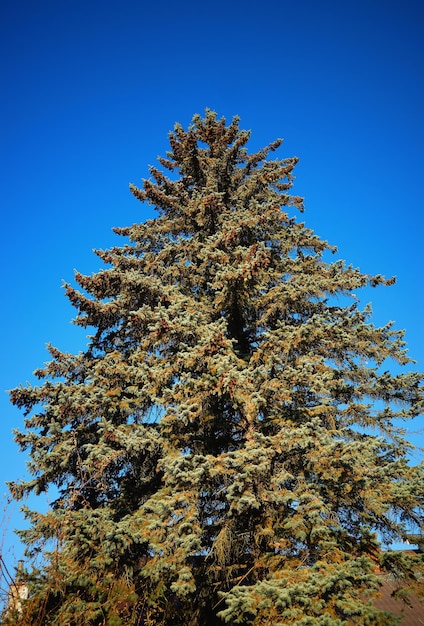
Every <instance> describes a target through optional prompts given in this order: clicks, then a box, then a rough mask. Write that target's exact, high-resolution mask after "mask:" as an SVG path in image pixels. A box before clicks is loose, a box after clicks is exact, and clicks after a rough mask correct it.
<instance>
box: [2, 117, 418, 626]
mask: <svg viewBox="0 0 424 626" xmlns="http://www.w3.org/2000/svg"><path fill="white" fill-rule="evenodd" d="M248 139H249V133H248V132H246V131H243V130H240V129H239V123H238V119H237V118H235V119H234V120H233V121H232V122H231V123H230V124H229V125H227V124H226V122H225V120H224V119H218V118H217V117H216V115H215V114H214V113H213V112H211V111H207V112H206V116H205V118H203V119H202V118H200V117H199V116H195V117H194V118H193V123H192V125H191V126H190V127H189V129H188V130H187V131H185V130H184V129H183V128H182V127H181V126H179V125H177V126H176V127H175V129H174V131H173V132H172V133H171V134H170V151H169V152H168V153H167V156H166V158H160V159H159V162H160V165H161V166H162V170H159V169H157V168H155V167H152V168H151V169H150V174H151V177H150V178H149V179H148V180H145V181H144V182H143V186H142V188H141V189H138V188H136V187H134V186H132V187H131V191H132V193H133V194H134V196H135V197H136V198H138V199H139V200H141V201H142V202H148V203H149V204H151V205H153V206H154V207H155V208H156V209H157V211H158V217H157V218H156V219H154V220H149V221H147V222H145V223H141V224H134V225H133V226H130V227H127V228H119V229H116V233H117V234H118V235H121V236H124V237H126V238H127V240H126V243H124V244H123V245H121V246H117V247H115V248H113V249H111V250H107V251H103V250H100V251H97V254H98V256H99V257H100V258H101V259H102V260H103V261H104V262H105V265H106V267H105V269H103V270H101V271H99V272H98V273H96V274H94V275H92V276H82V275H81V274H78V273H77V274H76V281H77V283H78V285H79V288H78V289H76V288H74V287H72V286H71V285H67V296H68V298H69V299H70V301H71V303H72V304H73V305H74V306H75V307H76V309H77V311H78V314H77V317H76V320H75V323H76V324H78V325H79V326H81V327H82V328H89V327H90V328H92V327H93V328H94V334H93V335H92V336H91V337H90V338H89V343H88V345H87V348H86V350H85V351H84V352H83V353H80V354H78V355H72V354H65V353H62V352H60V351H59V350H57V349H56V348H53V347H50V353H51V361H50V362H49V363H47V364H46V366H45V368H44V369H41V370H39V371H38V372H37V376H38V377H39V379H40V381H41V382H40V385H39V386H35V387H29V386H28V387H20V388H18V389H15V390H14V391H12V394H11V398H12V402H13V403H14V404H15V405H17V406H18V407H22V408H23V409H24V411H25V414H26V422H25V429H24V430H23V432H17V433H16V439H17V441H18V444H19V445H20V447H21V449H22V450H28V451H29V454H30V458H31V463H30V471H31V474H32V478H31V480H29V481H28V482H25V483H22V484H21V483H15V484H12V485H11V490H12V493H13V494H14V496H15V497H16V498H17V499H21V498H23V497H24V496H25V494H27V493H29V492H31V491H33V492H35V493H40V492H43V491H45V490H47V489H48V488H49V487H50V486H52V485H54V486H55V488H56V489H57V493H58V497H57V499H56V500H55V501H54V502H53V504H52V506H51V508H50V510H49V511H48V512H47V513H45V514H40V513H35V512H31V511H28V512H27V515H28V516H29V519H30V521H31V526H30V529H29V530H27V531H23V532H22V533H21V535H22V537H23V539H24V541H25V542H26V544H27V548H28V556H31V555H32V556H34V557H35V556H37V554H39V553H40V552H41V554H42V555H43V558H44V563H45V565H44V566H43V567H42V569H41V570H40V571H38V570H34V571H33V572H32V573H31V574H29V575H28V576H29V581H28V584H29V586H30V598H29V600H28V602H27V603H26V604H25V606H24V613H23V614H22V615H21V616H20V618H19V619H20V621H19V623H21V624H24V623H25V624H46V625H48V624H63V625H65V624H66V625H69V626H71V625H72V626H78V625H80V624H92V625H95V626H97V625H100V624H128V625H131V624H133V625H136V624H138V625H140V624H145V625H146V626H159V625H161V626H168V625H169V626H170V625H173V626H174V625H175V626H178V625H181V626H187V625H188V626H190V625H191V626H203V625H204V626H208V625H215V624H216V625H218V624H225V623H226V624H251V625H252V626H278V625H279V624H301V625H305V626H318V625H319V626H324V625H325V626H342V625H343V626H344V625H347V624H364V625H365V624H370V625H372V624H374V625H376V624H383V623H384V624H390V623H393V624H394V623H395V620H393V622H392V621H391V618H390V617H389V616H387V615H385V614H383V613H381V612H379V611H378V610H376V609H375V608H374V607H373V604H372V597H373V594H375V593H377V591H378V581H377V575H376V572H375V570H376V567H377V563H378V561H379V558H380V546H379V542H378V540H377V538H376V537H377V536H378V537H381V538H383V539H384V540H385V541H392V540H398V539H402V538H404V537H405V533H406V532H407V531H408V530H409V529H410V527H411V526H412V527H413V528H414V530H415V531H416V532H420V531H421V526H422V522H423V499H424V492H423V485H424V481H423V468H422V467H411V466H410V465H409V464H408V462H407V455H408V453H409V451H410V448H411V446H410V444H409V443H408V442H407V441H406V440H405V439H404V437H403V432H402V430H401V429H399V428H398V427H397V425H396V424H397V423H398V422H397V421H396V420H398V419H402V420H408V419H412V418H414V417H416V416H417V415H418V414H419V413H420V411H421V410H422V406H423V395H422V388H421V387H420V376H419V375H418V374H415V373H401V374H393V373H391V372H390V362H391V361H392V362H393V361H394V362H395V363H397V364H399V365H400V366H405V365H407V364H408V363H409V359H408V357H407V355H406V351H405V347H404V342H403V333H402V332H399V331H397V330H394V329H393V327H392V324H388V325H386V326H384V327H382V328H378V327H376V326H374V324H373V323H372V322H371V319H370V317H371V310H370V308H369V307H366V308H365V309H363V310H361V309H360V308H359V307H358V303H357V300H356V298H355V296H354V292H356V291H357V290H358V289H359V288H361V287H365V286H367V285H371V286H377V285H389V284H391V283H392V282H393V281H392V280H386V279H384V278H383V277H382V276H368V275H364V274H362V273H361V272H360V271H359V270H358V269H355V268H353V267H350V266H349V267H347V266H345V264H344V263H343V262H342V261H335V262H329V261H328V260H326V259H327V258H329V256H328V253H330V252H334V249H333V248H331V246H329V244H328V243H327V242H326V241H323V240H321V239H320V238H319V237H317V236H316V235H315V234H314V233H313V232H312V231H311V230H309V229H308V228H307V227H306V226H305V225H304V224H303V223H299V222H297V221H296V219H295V218H294V217H292V216H290V215H289V211H290V209H291V208H292V207H294V208H297V209H299V210H302V209H303V206H302V199H301V198H300V197H298V196H293V195H290V194H289V190H290V188H291V186H292V182H293V169H294V167H295V165H296V161H297V159H295V158H291V159H277V158H271V156H272V154H273V153H274V152H275V150H276V149H277V148H278V147H279V146H280V144H281V141H276V142H275V143H273V144H271V145H270V146H268V147H267V148H264V149H263V150H261V151H259V152H257V153H255V154H251V155H249V153H248V151H247V148H246V146H247V142H248ZM164 172H167V174H165V173H164ZM349 296H351V298H350V300H348V297H349ZM346 302H347V304H346ZM383 365H384V367H383ZM381 567H382V568H383V569H385V570H387V571H394V570H396V572H397V574H399V576H400V577H401V579H402V581H403V583H404V585H405V586H407V585H408V581H409V580H411V581H412V580H413V578H414V576H415V574H416V567H415V565H413V566H408V567H403V568H402V567H400V565H399V561H398V560H396V559H394V558H392V559H390V558H386V559H383V561H382V565H381Z"/></svg>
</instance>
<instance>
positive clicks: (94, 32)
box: [0, 0, 424, 562]
mask: <svg viewBox="0 0 424 626" xmlns="http://www.w3.org/2000/svg"><path fill="white" fill-rule="evenodd" d="M423 7H424V5H423V3H422V2H421V1H420V0H416V1H412V0H404V1H403V2H401V3H400V2H394V1H390V0H355V1H352V0H343V1H341V0H331V1H329V0H320V1H318V0H292V1H291V2H287V1H286V0H261V1H260V2H251V1H250V0H243V1H241V0H240V1H234V0H233V1H228V0H226V1H225V2H224V1H222V0H216V1H215V2H210V3H207V2H191V1H188V2H181V3H177V2H171V1H169V0H162V2H151V3H146V2H142V1H141V0H139V1H136V0H119V1H118V0H116V1H108V0H101V1H100V0H60V1H57V0H38V1H37V2H35V1H34V0H32V1H29V0H16V1H15V2H12V0H6V1H5V2H3V4H2V9H1V10H0V24H1V26H0V28H1V33H0V47H1V48H2V49H1V59H2V68H1V85H2V99H1V105H0V106H1V109H2V110H1V132H2V141H1V155H0V160H1V163H0V176H1V203H2V216H3V224H2V226H3V228H2V244H1V256H2V259H1V263H0V270H1V293H2V306H1V308H0V315H1V320H0V330H1V333H2V339H1V345H2V351H3V355H2V360H1V388H2V389H10V388H12V387H14V386H17V385H18V384H20V383H25V382H26V381H27V380H28V381H33V378H32V372H33V371H34V370H35V369H36V368H37V367H39V366H41V365H42V364H43V363H44V361H45V360H46V359H47V358H48V357H47V353H46V351H45V344H46V343H47V342H52V343H53V344H54V345H56V346H57V347H59V348H61V349H63V350H70V351H78V350H80V349H82V348H83V347H84V345H85V336H84V333H83V331H81V330H78V329H77V328H75V327H73V326H72V325H71V324H70V320H71V319H72V317H73V316H74V311H73V310H72V308H71V307H70V305H69V304H68V303H67V301H66V299H65V297H64V294H63V291H62V290H61V281H62V279H65V280H67V281H72V279H73V269H74V268H76V269H78V270H79V271H81V272H83V273H92V272H94V271H96V270H97V269H98V268H99V263H98V260H97V258H96V257H95V256H94V255H93V253H92V249H93V248H106V247H108V246H110V245H113V244H116V243H119V242H121V239H120V238H117V237H116V236H115V235H113V233H112V232H111V229H112V227H113V226H124V225H128V224H131V223H133V222H136V221H141V220H144V219H146V218H147V217H151V216H152V214H151V211H150V210H147V209H146V208H144V207H143V205H142V204H140V203H139V202H137V201H136V200H135V199H134V198H133V197H132V196H131V194H130V193H129V191H128V184H129V183H130V182H133V183H135V184H137V183H139V181H140V179H141V178H142V177H145V176H148V170H147V166H148V164H153V163H155V159H156V156H157V155H159V154H160V155H163V154H164V152H165V150H166V149H167V133H168V131H169V130H170V129H171V128H172V127H173V125H174V122H176V121H179V122H181V123H182V124H183V125H187V124H188V123H189V122H190V120H191V117H192V115H193V114H194V113H197V112H199V113H202V112H203V111H204V109H205V108H206V107H209V108H212V109H215V110H216V111H217V112H218V114H219V115H224V116H226V117H227V119H228V120H230V119H231V117H232V116H233V115H235V114H237V115H239V116H240V117H241V126H242V127H243V128H247V129H251V130H252V133H253V134H252V140H251V148H252V149H255V148H258V147H260V146H262V145H265V144H267V143H269V142H270V141H272V140H273V139H275V138H277V137H284V138H285V142H284V144H283V148H282V150H280V154H281V156H294V155H296V156H299V157H300V163H299V165H298V167H297V178H296V184H295V193H296V194H298V195H302V196H304V197H305V203H306V212H305V214H304V219H305V221H306V223H307V224H308V225H309V226H310V227H311V228H313V229H314V230H315V231H316V232H317V233H318V234H319V235H320V236H322V237H323V238H324V239H327V240H329V241H330V243H332V244H335V245H337V246H338V247H339V257H340V258H344V259H346V260H347V261H348V262H349V263H352V264H353V265H355V266H359V267H360V268H361V269H362V270H363V271H364V272H368V273H382V274H384V275H386V276H392V275H396V276H397V279H398V282H397V284H396V285H395V286H394V287H392V288H386V289H383V288H381V289H379V290H372V291H369V292H368V291H367V293H364V295H363V297H362V296H361V300H362V301H363V303H364V304H365V302H367V301H368V300H370V299H371V300H372V302H373V305H374V311H375V315H374V321H375V322H377V323H379V324H384V323H385V322H386V321H388V320H390V319H393V320H395V322H396V327H397V328H406V329H407V335H406V338H407V341H408V344H409V346H410V354H411V356H412V357H413V358H415V359H416V360H417V361H418V365H417V368H419V369H421V370H424V345H423V344H424V342H423V336H422V324H423V320H424V314H423V312H424V297H423V278H422V277H423V270H424V264H423V245H422V237H423V234H422V232H423V212H422V207H423V190H422V188H423V178H424V175H423V167H424V121H423V111H424V87H423V77H424V68H423V61H424V32H423V30H424V15H423V13H424V8H423ZM302 219H303V218H302ZM358 295H361V294H358ZM0 413H1V420H2V421H1V446H2V448H1V460H0V477H1V481H2V484H3V483H4V481H5V480H11V479H16V478H19V477H21V476H24V474H25V458H24V456H23V455H22V454H19V453H18V451H17V447H16V445H15V444H14V442H13V440H12V436H11V429H12V428H13V427H20V426H21V424H22V419H23V418H22V415H21V414H20V412H19V411H17V410H15V409H14V407H12V406H11V405H10V404H9V402H8V397H7V395H6V393H4V392H2V393H1V394H0ZM420 428H422V423H419V422H417V423H416V424H415V425H413V426H412V427H411V430H413V431H417V430H419V429H420ZM410 437H411V439H413V441H414V442H415V443H417V444H420V445H424V437H423V434H422V432H421V434H419V433H416V432H414V433H411V434H410ZM2 493H6V488H5V487H3V491H2ZM8 511H9V512H11V513H12V519H11V520H10V521H9V523H8V525H7V527H8V532H7V535H6V536H5V537H4V541H3V550H4V553H5V555H6V557H7V559H8V560H9V562H11V561H12V560H13V556H19V555H20V548H19V547H18V545H17V541H16V539H15V538H14V536H13V534H12V533H11V530H12V528H14V527H15V526H19V525H21V524H22V522H21V520H20V517H19V515H18V513H17V505H15V506H14V507H12V508H9V509H8ZM0 519H1V518H0ZM2 537H3V535H0V541H1V540H2ZM0 546H1V543H0Z"/></svg>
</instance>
